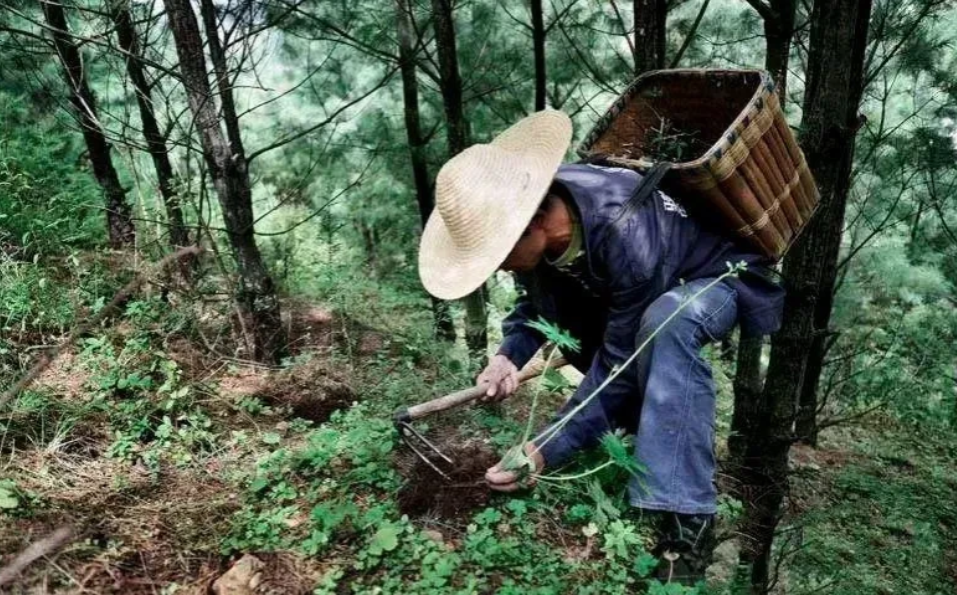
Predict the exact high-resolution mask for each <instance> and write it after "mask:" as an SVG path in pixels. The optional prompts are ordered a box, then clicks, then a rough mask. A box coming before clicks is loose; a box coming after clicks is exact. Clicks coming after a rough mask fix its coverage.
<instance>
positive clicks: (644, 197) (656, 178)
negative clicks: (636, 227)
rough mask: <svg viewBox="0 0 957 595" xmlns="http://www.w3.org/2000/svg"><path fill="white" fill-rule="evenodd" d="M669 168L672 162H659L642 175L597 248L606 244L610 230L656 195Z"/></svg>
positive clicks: (600, 239) (599, 240) (597, 244)
mask: <svg viewBox="0 0 957 595" xmlns="http://www.w3.org/2000/svg"><path fill="white" fill-rule="evenodd" d="M669 169H671V164H670V163H658V164H657V165H655V166H654V167H653V168H651V170H650V171H649V172H648V173H647V174H644V175H643V176H641V180H639V181H638V185H637V186H635V189H634V190H633V191H632V193H631V196H630V197H629V198H628V200H627V201H625V204H623V205H621V209H620V210H619V211H618V215H617V216H616V217H615V219H614V221H612V222H611V224H610V225H609V226H608V227H607V228H606V229H605V231H604V233H602V235H601V237H600V238H599V239H598V242H597V243H596V245H595V248H598V247H601V246H604V245H605V240H607V239H608V236H609V232H610V231H611V230H612V229H615V228H617V227H618V226H619V225H620V224H621V222H622V221H627V220H628V217H629V216H631V215H632V214H633V213H635V212H636V211H638V209H640V208H641V207H642V206H644V205H645V204H646V203H647V202H648V200H650V199H651V197H652V196H654V194H655V190H657V189H658V184H659V183H661V179H662V178H664V177H665V174H666V173H668V170H669Z"/></svg>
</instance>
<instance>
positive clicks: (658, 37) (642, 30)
mask: <svg viewBox="0 0 957 595" xmlns="http://www.w3.org/2000/svg"><path fill="white" fill-rule="evenodd" d="M634 6H635V76H637V75H639V74H641V73H643V72H647V71H649V70H656V69H659V68H664V67H665V39H666V38H665V27H666V23H667V17H668V1H667V0H635V3H634Z"/></svg>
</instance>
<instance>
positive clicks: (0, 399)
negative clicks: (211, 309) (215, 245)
mask: <svg viewBox="0 0 957 595" xmlns="http://www.w3.org/2000/svg"><path fill="white" fill-rule="evenodd" d="M202 251H203V249H202V248H200V247H199V246H188V247H186V248H180V249H179V250H177V251H176V252H173V253H172V254H170V255H169V256H167V257H165V258H163V259H162V260H160V261H159V262H158V263H156V266H154V267H152V268H150V269H147V270H145V271H143V272H142V273H140V274H139V275H137V276H136V278H135V279H133V280H132V281H130V282H129V283H127V284H126V285H125V286H124V287H123V288H122V289H120V290H119V291H118V292H117V293H116V295H114V296H113V299H112V300H110V302H109V303H108V304H107V305H106V306H104V307H103V309H102V310H100V311H99V312H97V313H96V314H94V315H93V316H90V317H89V318H87V320H86V322H84V323H83V324H81V325H79V326H77V327H76V328H74V329H73V331H72V332H71V333H70V334H69V335H68V336H67V338H66V339H65V340H64V341H63V342H61V343H60V344H59V345H57V346H56V347H54V348H53V349H51V350H50V351H49V352H47V353H44V354H43V355H42V356H41V357H40V360H39V361H38V362H37V363H35V364H33V367H32V368H30V369H29V370H28V371H27V373H26V374H24V375H23V377H21V378H20V380H18V381H17V382H16V383H14V384H13V386H11V387H10V388H8V389H7V390H5V391H3V393H2V394H0V409H2V408H3V407H4V406H5V405H6V404H7V402H8V401H10V400H11V399H13V398H14V397H15V396H17V395H18V394H20V392H21V391H22V390H23V389H25V388H26V387H28V386H29V385H30V383H31V382H33V381H34V380H36V379H37V377H38V376H39V375H40V374H42V373H43V371H44V370H46V369H47V367H49V366H50V364H52V363H53V360H55V359H56V358H57V356H58V355H60V352H61V351H63V349H64V348H66V347H68V346H69V345H71V344H72V343H73V341H75V340H76V339H77V337H79V336H81V335H83V334H85V333H86V332H87V331H89V330H90V329H91V328H93V327H94V326H96V325H97V324H99V323H100V321H101V320H103V318H105V317H106V316H107V315H109V314H111V313H112V312H113V311H114V310H116V309H117V308H118V307H120V306H121V305H122V304H124V303H125V302H126V301H127V300H128V299H129V298H130V296H131V295H133V294H134V293H135V292H136V290H137V289H139V287H140V285H142V284H143V283H144V282H145V281H146V280H147V279H149V278H150V277H153V276H155V275H156V274H157V273H159V272H161V271H163V270H164V269H165V268H166V267H168V266H169V265H170V264H172V263H174V262H177V261H179V260H181V259H183V258H185V257H187V256H196V255H198V254H200V253H201V252H202ZM0 584H2V583H0Z"/></svg>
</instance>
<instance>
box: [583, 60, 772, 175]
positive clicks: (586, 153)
mask: <svg viewBox="0 0 957 595" xmlns="http://www.w3.org/2000/svg"><path fill="white" fill-rule="evenodd" d="M719 72H722V73H728V74H757V75H759V76H760V77H761V80H760V83H759V84H758V85H757V88H756V89H755V90H754V93H753V94H752V95H751V99H749V100H748V102H747V103H746V104H745V106H744V107H743V108H742V109H741V111H740V112H738V115H737V116H736V117H735V119H734V120H732V121H731V124H729V125H728V127H727V128H725V130H724V132H722V133H721V135H720V136H719V137H718V140H716V141H715V142H714V144H712V145H711V146H710V147H708V150H707V151H705V152H704V153H703V154H702V155H701V156H700V157H698V158H697V159H694V160H693V161H680V162H677V163H672V164H671V170H672V171H676V170H686V169H693V168H700V167H704V166H705V165H706V164H707V163H708V161H710V160H711V159H712V158H713V156H714V153H715V152H716V151H717V150H718V149H719V148H720V145H721V144H722V143H723V142H724V141H725V139H726V138H727V136H728V133H729V132H731V131H733V130H734V129H735V128H737V127H738V125H739V124H741V122H742V121H744V119H745V118H746V117H747V116H748V114H749V113H750V112H751V108H753V107H754V105H755V103H757V101H758V99H760V98H761V97H762V96H763V95H764V94H765V93H766V92H769V93H773V92H775V87H776V85H775V83H774V79H773V78H772V77H771V74H770V73H769V72H768V71H767V70H764V69H760V68H663V69H659V70H650V71H648V72H644V73H642V74H641V75H639V76H638V77H637V78H636V79H635V80H633V81H632V82H631V84H629V85H628V87H627V88H625V90H624V91H623V92H622V93H621V94H620V95H619V96H618V98H616V99H615V100H614V101H613V102H612V103H611V105H609V106H608V108H607V109H606V110H605V112H604V113H603V114H602V116H601V117H600V118H599V119H598V121H597V122H596V123H595V125H594V126H592V129H591V130H589V131H588V134H587V135H585V138H584V139H583V140H582V142H581V143H580V144H579V145H578V147H577V148H576V149H575V152H576V153H577V154H578V156H579V157H581V158H588V157H591V156H593V155H595V153H593V152H592V151H591V150H590V149H589V148H588V147H586V145H594V144H595V142H597V141H598V137H600V136H601V134H603V133H604V132H605V130H602V132H601V133H599V132H598V126H599V125H600V124H601V122H602V120H604V119H605V118H606V117H607V116H608V115H609V114H610V113H611V111H612V110H613V109H614V108H615V106H616V105H617V104H618V103H619V102H622V101H623V100H626V99H630V98H631V97H633V96H634V95H635V93H636V92H637V91H638V89H639V87H640V86H641V85H643V84H645V83H647V82H648V80H650V79H653V78H656V77H661V76H673V75H682V74H684V75H688V74H694V75H705V74H708V73H719ZM606 130H607V129H606ZM608 160H609V161H611V162H612V163H619V164H623V165H625V164H627V165H632V166H633V167H636V168H638V169H641V170H647V169H649V168H651V167H653V166H654V165H655V163H659V162H657V161H651V160H649V159H645V158H642V159H626V158H623V157H609V159H608Z"/></svg>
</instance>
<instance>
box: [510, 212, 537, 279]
mask: <svg viewBox="0 0 957 595" xmlns="http://www.w3.org/2000/svg"><path fill="white" fill-rule="evenodd" d="M540 223H541V222H540V217H539V216H536V217H535V219H533V220H532V222H531V223H529V224H528V227H527V228H526V229H525V233H523V234H522V237H521V238H519V240H518V243H517V244H515V247H514V248H512V251H511V252H509V254H508V256H507V257H506V258H505V262H503V263H502V266H501V269H502V270H503V271H515V272H523V271H530V270H532V269H534V268H535V267H536V266H538V263H539V262H540V261H541V260H542V257H543V256H544V255H545V247H546V244H547V240H548V237H547V236H546V235H545V230H544V229H543V228H542V226H541V224H540Z"/></svg>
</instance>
